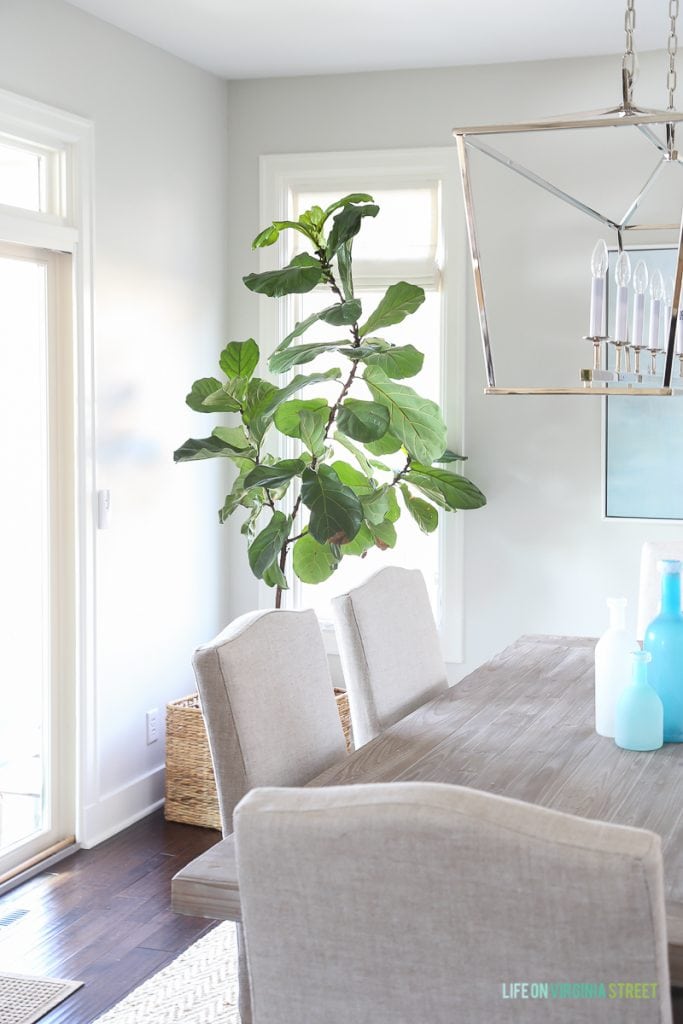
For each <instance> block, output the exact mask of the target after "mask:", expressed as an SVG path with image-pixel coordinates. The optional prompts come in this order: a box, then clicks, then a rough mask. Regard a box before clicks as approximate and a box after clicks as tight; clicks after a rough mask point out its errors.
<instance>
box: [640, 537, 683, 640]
mask: <svg viewBox="0 0 683 1024" xmlns="http://www.w3.org/2000/svg"><path fill="white" fill-rule="evenodd" d="M662 558H676V559H679V560H680V561H683V541H681V540H658V541H650V540H647V541H645V543H644V544H643V547H642V549H641V552H640V586H639V590H638V625H637V627H636V640H642V639H643V637H644V636H645V630H646V629H647V627H648V626H649V624H650V623H651V622H652V620H653V619H654V617H655V615H657V614H658V612H659V606H660V600H661V591H662V584H661V577H660V575H659V573H658V571H657V562H659V561H660V560H661V559H662Z"/></svg>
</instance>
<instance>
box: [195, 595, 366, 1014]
mask: <svg viewBox="0 0 683 1024" xmlns="http://www.w3.org/2000/svg"><path fill="white" fill-rule="evenodd" d="M193 665H194V670H195V675H196V678H197V688H198V690H199V699H200V702H201V706H202V711H203V713H204V719H205V722H206V731H207V735H208V738H209V747H210V749H211V759H212V761H213V766H214V773H215V776H216V788H217V791H218V804H219V807H220V812H221V824H222V828H223V835H228V834H229V833H231V832H232V814H233V810H234V809H235V806H236V804H237V803H238V802H239V801H240V800H241V799H242V797H243V796H244V794H245V793H246V792H248V790H250V789H251V788H252V787H253V786H301V785H303V784H304V783H306V782H309V781H310V779H312V778H314V776H316V775H318V774H319V772H322V771H323V770H324V769H325V768H328V767H329V766H330V765H331V764H334V763H335V762H336V761H340V760H341V759H342V758H344V757H345V756H346V743H345V741H344V734H343V732H342V726H341V722H340V719H339V714H338V712H337V705H336V701H335V699H334V690H333V685H332V679H331V677H330V672H329V668H328V663H327V656H326V654H325V648H324V643H323V638H322V634H321V632H320V627H319V625H318V620H317V618H316V615H315V612H313V611H302V612H297V611H274V610H273V611H263V612H253V613H251V614H248V615H243V616H241V617H240V618H238V619H235V621H234V622H232V623H231V624H230V625H229V626H228V627H227V628H226V629H224V630H223V632H222V633H220V634H219V635H218V636H217V637H216V638H215V640H212V641H211V642H210V643H207V644H204V645H203V646H202V647H199V648H198V649H197V650H196V651H195V654H194V658H193ZM237 941H238V951H239V989H240V1014H241V1016H242V1020H243V1022H245V1024H246V1022H248V1021H249V1020H250V1019H251V1018H250V1011H249V1004H248V995H249V985H248V968H247V963H246V959H245V953H244V935H243V932H242V928H241V926H240V925H238V926H237Z"/></svg>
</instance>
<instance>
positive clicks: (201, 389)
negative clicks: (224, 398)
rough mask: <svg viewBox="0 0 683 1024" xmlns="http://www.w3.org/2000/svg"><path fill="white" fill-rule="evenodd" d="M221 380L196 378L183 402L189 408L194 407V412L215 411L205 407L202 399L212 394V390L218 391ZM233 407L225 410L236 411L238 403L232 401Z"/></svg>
mask: <svg viewBox="0 0 683 1024" xmlns="http://www.w3.org/2000/svg"><path fill="white" fill-rule="evenodd" d="M220 389H221V382H220V381H219V380H217V379H216V378H215V377H202V378H201V379H200V380H196V381H195V382H194V384H193V385H192V389H191V391H190V393H189V395H187V396H186V398H185V402H186V403H187V405H189V407H190V409H194V411H195V412H215V411H216V410H215V409H207V407H206V406H205V405H204V399H205V398H208V397H209V395H213V394H214V392H216V391H220ZM233 405H234V408H232V409H226V410H224V411H225V412H238V411H239V403H237V402H234V403H233Z"/></svg>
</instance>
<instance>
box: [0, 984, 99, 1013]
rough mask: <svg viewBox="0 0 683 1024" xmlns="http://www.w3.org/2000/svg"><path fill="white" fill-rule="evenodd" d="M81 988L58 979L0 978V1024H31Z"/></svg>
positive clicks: (78, 985) (79, 985)
mask: <svg viewBox="0 0 683 1024" xmlns="http://www.w3.org/2000/svg"><path fill="white" fill-rule="evenodd" d="M82 984H83V982H82V981H63V980H62V979H61V978H32V977H31V976H30V975H26V974H0V1024H34V1022H35V1021H37V1020H40V1018H41V1017H43V1016H44V1015H45V1014H46V1013H47V1012H48V1010H52V1009H53V1007H55V1006H58V1005H59V1004H60V1003H61V1002H62V1001H63V1000H64V999H66V998H67V996H70V995H71V993H72V992H76V991H77V989H79V988H80V987H81V985H82Z"/></svg>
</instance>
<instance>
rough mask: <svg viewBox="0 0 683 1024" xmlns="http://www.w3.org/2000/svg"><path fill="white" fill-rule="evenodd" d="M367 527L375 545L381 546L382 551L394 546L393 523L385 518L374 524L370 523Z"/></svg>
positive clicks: (394, 529) (394, 533)
mask: <svg viewBox="0 0 683 1024" xmlns="http://www.w3.org/2000/svg"><path fill="white" fill-rule="evenodd" d="M369 529H370V533H371V534H372V536H373V537H374V539H375V546H376V547H378V548H381V549H382V551H386V549H387V548H393V547H396V540H397V537H396V527H395V526H394V524H393V523H390V522H388V521H387V520H385V521H384V522H382V523H378V524H377V525H376V526H375V525H373V524H370V525H369Z"/></svg>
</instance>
